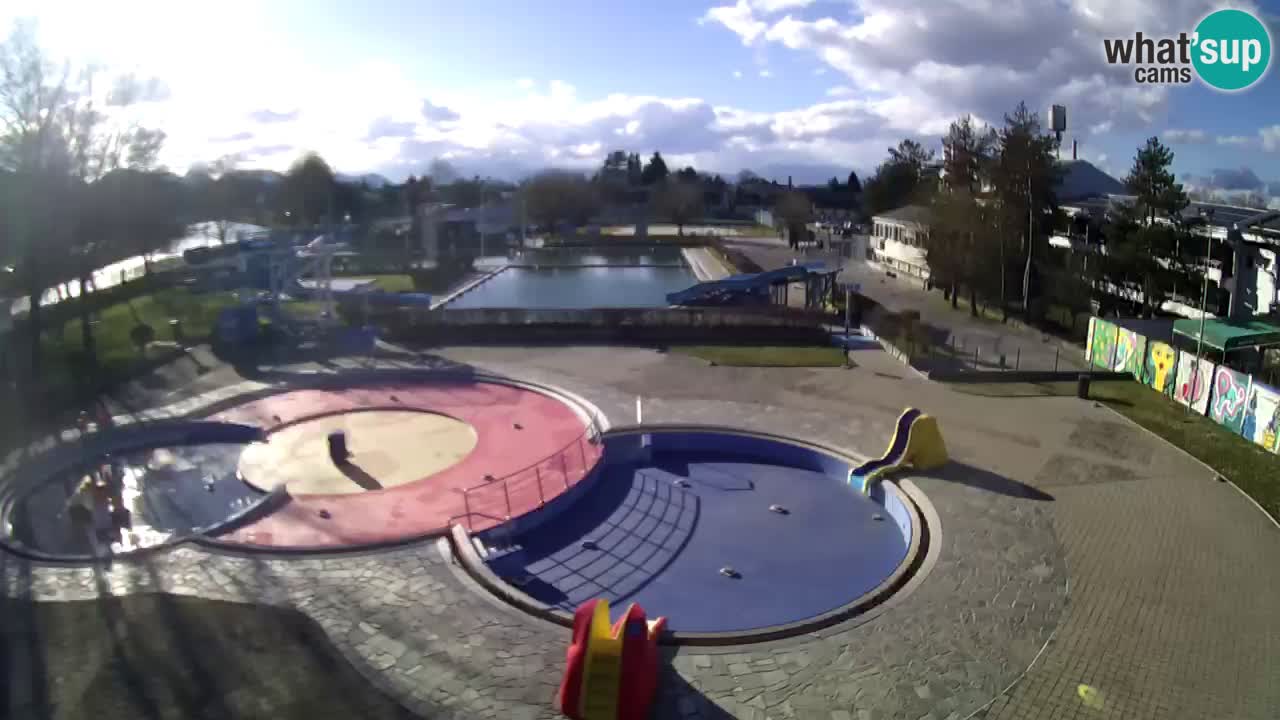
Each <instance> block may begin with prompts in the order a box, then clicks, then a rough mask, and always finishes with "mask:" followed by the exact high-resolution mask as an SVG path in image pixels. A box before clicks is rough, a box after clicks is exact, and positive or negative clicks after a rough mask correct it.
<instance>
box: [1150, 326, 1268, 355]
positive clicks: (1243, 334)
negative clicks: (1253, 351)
mask: <svg viewBox="0 0 1280 720" xmlns="http://www.w3.org/2000/svg"><path fill="white" fill-rule="evenodd" d="M1173 332H1174V334H1177V335H1182V336H1183V337H1187V338H1190V339H1191V340H1192V341H1193V342H1195V341H1198V340H1199V338H1200V321H1199V320H1191V319H1187V320H1175V321H1174V322H1173ZM1204 344H1205V345H1208V346H1209V347H1211V348H1213V349H1215V350H1221V351H1223V352H1231V351H1232V350H1242V349H1244V348H1252V347H1275V346H1280V327H1277V326H1275V325H1272V324H1270V323H1267V322H1263V321H1261V320H1234V321H1228V320H1205V322H1204Z"/></svg>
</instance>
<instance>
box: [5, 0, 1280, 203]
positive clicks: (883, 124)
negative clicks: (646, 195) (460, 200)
mask: <svg viewBox="0 0 1280 720" xmlns="http://www.w3.org/2000/svg"><path fill="white" fill-rule="evenodd" d="M24 3H25V4H24ZM173 5H176V4H173V3H163V2H154V1H151V0H147V1H146V2H137V3H132V2H116V3H111V4H110V5H109V6H107V7H97V6H85V5H83V4H78V3H65V4H64V3H59V2H56V1H51V2H50V1H47V2H39V3H35V2H28V0H18V2H17V5H16V6H14V5H10V4H6V7H5V9H3V10H0V21H6V23H7V20H8V18H9V17H13V16H34V17H35V18H36V20H37V22H38V23H39V32H40V35H41V40H42V42H43V43H44V44H45V45H46V47H48V48H49V50H50V52H51V53H53V54H55V55H58V56H66V57H69V58H71V59H72V60H74V61H81V62H83V61H89V60H93V61H97V62H99V63H102V64H105V65H106V66H108V67H109V68H111V69H112V70H113V71H120V70H131V71H134V72H136V73H138V74H139V75H145V76H155V77H158V78H160V79H161V80H162V81H163V82H164V83H165V87H166V88H168V89H169V92H168V93H166V95H165V96H164V97H163V98H160V99H158V100H157V101H156V102H153V103H149V104H148V105H146V106H145V107H140V108H135V109H134V110H132V111H131V112H136V113H139V115H138V118H139V119H140V120H142V121H146V122H149V123H151V124H159V125H162V126H163V127H164V128H165V129H166V130H167V131H168V132H169V143H168V145H167V147H166V151H165V155H164V159H165V161H166V162H167V163H168V164H169V165H170V166H171V167H174V168H175V169H178V170H182V169H185V167H186V166H188V165H190V164H191V163H195V162H207V161H211V160H214V159H216V158H218V157H224V156H227V157H232V158H235V159H236V161H237V162H238V163H239V164H241V165H242V166H246V167H276V168H280V167H284V166H287V164H288V163H289V162H290V161H291V160H292V159H293V158H294V157H296V156H297V155H298V154H299V153H301V152H303V151H305V150H317V151H319V152H321V153H322V154H324V155H325V156H326V157H327V158H329V159H330V161H331V162H332V163H333V164H334V165H335V166H337V167H338V168H339V169H341V170H344V171H348V172H353V173H355V172H368V171H375V172H382V173H384V174H387V175H389V176H392V177H402V176H404V175H406V174H408V173H410V172H414V173H421V172H424V171H426V170H427V168H428V167H429V166H430V163H431V162H432V161H433V160H438V159H444V160H447V161H448V162H449V163H451V164H453V165H454V166H455V167H457V168H460V169H461V170H462V171H464V172H467V173H471V172H477V173H492V174H498V175H519V174H523V173H527V172H530V171H532V170H536V169H538V168H541V167H546V166H559V167H580V168H584V169H585V168H589V167H591V166H595V165H598V163H599V162H600V159H601V158H603V156H604V155H605V153H607V152H608V151H609V150H610V149H614V148H621V149H626V150H630V151H636V152H641V153H645V154H648V153H650V152H652V151H653V150H655V149H656V150H662V151H663V152H664V155H669V156H671V158H672V160H673V161H674V162H676V163H680V164H683V163H692V164H694V165H696V166H697V167H699V168H705V169H708V170H713V171H718V172H723V173H726V174H735V173H736V172H737V171H738V170H739V169H741V168H744V167H746V168H752V169H754V170H756V171H758V172H761V173H764V174H774V175H777V174H789V173H794V174H796V175H797V176H798V179H802V180H814V179H817V178H820V177H828V176H830V174H832V173H833V172H837V171H842V172H841V174H843V173H846V172H847V171H848V170H849V169H857V170H858V171H859V172H861V173H866V172H869V171H870V170H871V169H872V168H874V166H875V165H876V164H877V163H878V162H880V161H881V160H882V159H883V157H884V155H885V148H886V147H887V146H888V145H890V144H893V143H895V142H896V141H897V140H898V139H901V138H903V137H914V138H917V139H920V140H922V141H925V142H926V143H930V144H936V143H937V141H938V138H939V137H940V136H941V134H942V133H943V132H944V131H945V128H946V125H947V123H948V122H950V121H951V120H952V119H954V118H955V117H957V116H959V115H960V114H962V113H972V114H974V115H975V116H977V117H978V118H979V119H982V120H986V121H992V122H999V121H1000V119H1001V115H1002V113H1003V112H1005V111H1007V110H1009V109H1011V108H1012V106H1013V104H1014V103H1016V102H1017V100H1019V99H1025V100H1026V101H1027V102H1028V104H1029V105H1031V107H1032V108H1033V109H1037V110H1042V109H1043V108H1045V107H1047V105H1048V104H1049V103H1050V102H1060V103H1064V104H1066V105H1067V106H1068V112H1069V117H1070V129H1069V131H1068V140H1067V147H1068V152H1069V142H1070V139H1071V138H1076V139H1078V140H1079V141H1080V143H1081V152H1082V156H1083V157H1084V158H1086V159H1089V160H1091V161H1093V162H1095V163H1097V164H1099V165H1100V166H1102V167H1103V168H1104V169H1107V170H1109V171H1111V172H1113V173H1115V174H1119V175H1122V174H1123V173H1124V171H1125V170H1126V169H1127V167H1128V165H1129V163H1130V161H1131V158H1132V156H1133V153H1134V150H1135V148H1136V147H1137V146H1138V145H1139V144H1140V143H1141V142H1142V141H1143V140H1144V139H1145V138H1146V137H1148V136H1151V135H1159V136H1161V137H1162V138H1163V139H1164V140H1165V141H1166V142H1167V143H1168V144H1170V145H1171V146H1172V147H1173V148H1174V150H1175V152H1176V153H1177V166H1176V169H1177V170H1178V171H1179V173H1180V175H1182V176H1183V177H1184V178H1185V179H1188V180H1189V181H1191V182H1192V183H1193V184H1200V185H1204V184H1213V182H1216V183H1217V184H1218V185H1220V186H1222V187H1224V188H1227V189H1237V190H1239V189H1261V190H1263V191H1266V190H1267V189H1268V188H1267V187H1266V186H1265V184H1264V185H1263V186H1261V187H1260V188H1259V187H1257V186H1256V183H1255V182H1254V180H1252V179H1251V178H1252V176H1253V175H1256V177H1257V178H1260V179H1261V181H1263V182H1264V183H1265V182H1268V181H1271V182H1275V183H1276V187H1275V188H1274V189H1272V194H1274V195H1277V196H1280V162H1277V161H1280V124H1278V123H1280V113H1277V112H1276V110H1275V109H1276V108H1280V74H1278V73H1277V72H1275V71H1274V69H1273V71H1272V72H1270V73H1269V74H1268V75H1267V77H1266V78H1265V79H1264V80H1263V81H1262V82H1261V83H1259V84H1258V85H1256V86H1254V87H1253V88H1251V89H1250V90H1248V91H1246V92H1242V93H1236V94H1223V93H1218V92H1215V91H1212V90H1209V89H1207V88H1205V87H1203V86H1201V85H1200V84H1199V83H1198V82H1196V83H1193V84H1192V85H1190V86H1167V87H1159V86H1144V85H1139V84H1137V83H1135V82H1134V81H1133V78H1132V71H1131V69H1129V70H1126V69H1117V68H1112V67H1108V66H1107V65H1106V64H1105V62H1104V59H1103V53H1102V44H1101V41H1102V38H1104V37H1124V36H1132V34H1133V33H1134V32H1136V31H1139V30H1141V31H1143V32H1144V33H1146V34H1148V35H1158V36H1165V35H1173V34H1175V33H1177V32H1178V31H1182V30H1187V31H1189V30H1191V29H1193V27H1194V25H1195V23H1196V22H1197V21H1198V20H1199V18H1201V17H1203V16H1204V15H1205V14H1206V13H1207V12H1209V11H1211V10H1214V9H1218V8H1220V7H1223V6H1224V5H1223V4H1222V3H1215V2H1204V1H1202V0H1171V1H1169V2H1160V1H1159V0H1143V1H1135V0H1001V1H1000V2H984V1H982V0H936V1H934V2H927V3H926V2H922V3H917V4H915V5H914V6H912V5H905V6H904V5H903V4H901V3H897V2H892V1H891V0H847V1H842V0H713V1H711V2H701V3H700V2H693V1H692V0H651V1H649V2H625V3H623V2H605V1H603V0H597V1H596V2H589V1H587V0H563V1H561V2H556V3H514V2H509V1H507V2H500V1H498V0H470V1H469V2H461V3H460V2H439V1H436V0H431V1H429V2H422V1H418V2H413V1H410V0H398V1H394V2H393V1H384V2H366V3H360V4H354V5H353V4H351V3H342V2H334V1H331V0H323V1H320V2H298V1H297V0H277V1H276V2H271V3H262V4H259V3H249V2H238V1H237V0H231V1H230V2H227V3H219V4H217V6H216V7H212V6H206V7H201V8H198V9H192V8H189V7H186V6H183V7H173ZM1243 6H1244V7H1246V8H1249V9H1251V10H1253V11H1255V12H1256V13H1257V14H1259V15H1261V16H1263V17H1264V18H1266V19H1267V20H1268V22H1269V23H1270V25H1271V27H1272V32H1273V33H1277V30H1276V28H1277V27H1278V26H1280V23H1277V21H1276V17H1278V16H1280V0H1267V2H1265V3H1262V4H1261V5H1260V6H1259V5H1258V4H1254V3H1245V4H1243ZM1272 64H1273V65H1274V64H1276V61H1274V60H1273V62H1272ZM1246 171H1247V172H1246ZM1251 174H1252V175H1251ZM1238 185H1244V186H1246V187H1243V188H1233V187H1231V186H1238Z"/></svg>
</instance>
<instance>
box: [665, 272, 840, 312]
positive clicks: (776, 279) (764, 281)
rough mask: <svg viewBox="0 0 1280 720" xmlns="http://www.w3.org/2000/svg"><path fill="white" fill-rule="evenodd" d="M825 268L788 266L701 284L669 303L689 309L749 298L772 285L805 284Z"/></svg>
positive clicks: (673, 295)
mask: <svg viewBox="0 0 1280 720" xmlns="http://www.w3.org/2000/svg"><path fill="white" fill-rule="evenodd" d="M825 268H826V264H825V263H823V262H811V263H805V264H803V265H788V266H786V267H781V268H778V269H776V270H766V271H765V272H759V273H744V274H742V275H730V276H729V277H727V278H723V279H721V280H712V281H710V282H704V283H698V284H697V285H694V286H693V287H690V288H685V289H684V290H680V291H677V292H673V293H668V294H667V302H668V303H670V304H672V305H689V304H691V303H695V302H699V301H708V300H714V299H717V298H720V297H724V296H731V295H743V294H749V293H752V292H757V291H761V290H765V289H767V288H768V287H769V286H771V285H777V284H779V283H784V282H791V281H794V280H803V279H804V278H805V277H808V276H809V275H810V274H811V273H815V272H820V271H822V270H824V269H825Z"/></svg>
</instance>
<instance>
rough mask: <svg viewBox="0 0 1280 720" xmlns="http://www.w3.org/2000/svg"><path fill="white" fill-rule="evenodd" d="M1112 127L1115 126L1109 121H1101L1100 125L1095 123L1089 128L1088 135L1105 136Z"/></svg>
mask: <svg viewBox="0 0 1280 720" xmlns="http://www.w3.org/2000/svg"><path fill="white" fill-rule="evenodd" d="M1113 125H1115V123H1113V122H1111V121H1110V120H1103V121H1102V122H1100V123H1095V124H1093V125H1090V126H1089V134H1090V135H1106V134H1107V133H1109V132H1111V128H1112V126H1113Z"/></svg>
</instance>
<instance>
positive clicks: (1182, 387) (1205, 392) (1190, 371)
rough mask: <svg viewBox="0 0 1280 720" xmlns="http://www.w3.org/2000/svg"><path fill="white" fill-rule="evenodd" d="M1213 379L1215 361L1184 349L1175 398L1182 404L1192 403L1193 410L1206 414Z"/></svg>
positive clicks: (1180, 359) (1179, 366)
mask: <svg viewBox="0 0 1280 720" xmlns="http://www.w3.org/2000/svg"><path fill="white" fill-rule="evenodd" d="M1212 380H1213V362H1212V361H1210V360H1208V359H1206V358H1200V362H1199V364H1197V363H1196V356H1195V355H1192V354H1191V353H1189V352H1187V351H1185V350H1184V351H1182V353H1181V355H1180V356H1179V358H1178V388H1177V392H1176V393H1175V394H1174V398H1173V399H1174V400H1177V401H1178V403H1179V404H1181V405H1190V406H1191V409H1192V410H1195V411H1196V412H1198V413H1200V414H1201V415H1204V414H1205V411H1207V410H1208V409H1209V391H1210V386H1211V384H1212Z"/></svg>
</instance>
